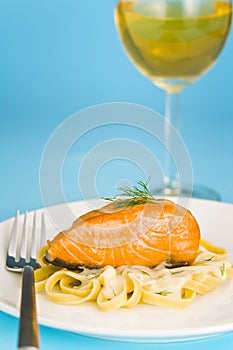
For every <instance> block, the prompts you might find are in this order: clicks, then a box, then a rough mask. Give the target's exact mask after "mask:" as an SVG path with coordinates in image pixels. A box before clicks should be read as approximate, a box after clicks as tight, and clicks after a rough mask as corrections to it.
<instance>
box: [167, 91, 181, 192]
mask: <svg viewBox="0 0 233 350" xmlns="http://www.w3.org/2000/svg"><path fill="white" fill-rule="evenodd" d="M171 125H173V126H174V127H175V128H176V130H177V132H178V133H180V93H175V94H171V93H168V92H167V93H166V103H165V127H164V139H165V145H166V147H167V150H166V152H165V164H164V166H165V169H164V171H165V187H166V188H170V189H174V190H176V189H178V188H179V183H178V176H177V169H176V166H175V163H174V160H173V159H172V155H171V153H170V152H172V150H174V149H175V147H176V144H175V142H176V138H175V136H174V133H173V132H172V129H171Z"/></svg>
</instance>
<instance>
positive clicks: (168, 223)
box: [45, 199, 200, 269]
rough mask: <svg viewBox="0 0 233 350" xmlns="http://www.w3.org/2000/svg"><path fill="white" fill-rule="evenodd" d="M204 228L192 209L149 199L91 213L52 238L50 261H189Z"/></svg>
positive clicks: (101, 263) (176, 263) (89, 264)
mask: <svg viewBox="0 0 233 350" xmlns="http://www.w3.org/2000/svg"><path fill="white" fill-rule="evenodd" d="M199 241H200V229H199V226H198V223H197V221H196V219H195V218H194V216H193V215H192V214H191V212H190V211H189V210H187V209H185V208H183V207H181V206H179V205H177V204H175V203H173V202H172V201H169V200H165V199H160V200H157V199H152V200H151V199H150V200H148V201H146V202H145V203H143V201H140V200H139V201H138V204H134V205H126V206H123V207H120V208H118V207H117V206H116V204H115V203H110V204H108V205H105V206H104V207H103V208H101V209H98V210H93V211H90V212H88V213H86V214H84V215H82V216H80V217H79V218H78V219H77V220H75V221H74V222H73V224H72V226H71V228H69V229H68V230H65V231H62V232H60V233H58V235H57V236H55V237H54V239H53V240H52V241H48V250H47V252H46V256H45V258H46V260H47V261H48V262H50V263H52V264H55V265H60V266H64V267H68V268H73V269H75V268H80V267H83V266H86V267H89V268H92V267H103V266H106V265H111V266H114V267H116V266H122V265H140V266H151V267H152V266H156V265H158V264H160V263H166V264H167V265H169V266H171V267H172V266H181V265H188V264H191V263H192V262H193V260H194V259H195V257H196V254H197V250H198V247H199Z"/></svg>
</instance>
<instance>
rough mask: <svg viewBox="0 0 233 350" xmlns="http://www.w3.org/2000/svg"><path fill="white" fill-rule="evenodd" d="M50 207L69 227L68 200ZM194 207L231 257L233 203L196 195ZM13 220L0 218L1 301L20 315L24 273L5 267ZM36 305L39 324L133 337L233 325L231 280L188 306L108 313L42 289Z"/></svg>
mask: <svg viewBox="0 0 233 350" xmlns="http://www.w3.org/2000/svg"><path fill="white" fill-rule="evenodd" d="M92 203H93V202H92ZM68 205H69V208H70V209H71V210H72V211H73V212H75V213H76V215H79V214H81V213H83V212H85V211H87V210H90V208H89V207H88V206H87V204H86V203H84V202H75V203H69V204H68ZM50 209H51V210H50V214H51V213H53V215H54V217H56V215H57V218H58V220H59V223H60V224H59V225H62V224H63V227H64V228H65V227H67V225H68V222H67V219H66V220H65V219H64V217H63V216H62V213H63V212H66V209H67V205H66V206H63V205H59V206H56V207H51V208H50ZM190 209H191V211H192V212H193V214H194V215H195V216H196V218H197V220H198V222H199V224H200V227H201V231H202V236H203V237H205V238H207V239H209V240H211V241H212V242H213V243H215V244H217V245H220V246H223V247H226V248H227V249H228V252H229V257H230V259H232V261H233V240H232V234H233V205H231V204H226V203H219V202H211V201H205V200H197V199H194V200H192V202H191V206H190ZM31 216H32V215H31ZM12 222H13V219H9V220H7V221H4V222H2V223H0V262H1V263H0V281H1V290H0V307H1V310H2V311H5V312H6V313H9V314H11V315H15V316H17V317H18V315H19V311H18V304H19V302H18V301H19V294H20V293H19V292H20V280H21V276H20V275H19V274H16V273H12V272H8V271H7V270H6V269H5V253H6V249H7V242H8V237H9V232H10V229H11V225H12ZM47 227H48V232H49V236H51V235H54V234H55V233H56V229H55V228H54V226H53V225H52V224H51V222H50V221H49V220H47ZM37 307H38V315H39V322H40V324H43V325H46V326H50V327H54V328H59V329H63V330H69V331H73V332H76V333H80V334H83V335H88V336H91V337H96V338H104V339H112V340H120V341H135V342H140V341H142V342H174V341H184V340H193V339H200V338H206V337H210V336H215V335H218V334H220V333H223V332H228V331H233V281H228V282H226V283H224V285H222V286H221V287H219V288H217V289H216V290H214V291H212V292H210V293H209V294H206V295H204V296H202V297H199V298H197V299H196V300H195V301H194V303H193V304H192V305H191V306H189V307H187V308H186V309H184V310H170V309H162V308H159V307H155V306H150V305H138V306H136V307H135V308H133V309H120V310H117V311H114V312H110V313H104V312H102V311H100V310H99V309H98V308H97V306H96V305H95V304H94V303H93V304H92V303H87V304H84V305H79V306H63V305H58V304H54V303H52V302H50V301H49V300H48V299H47V298H46V296H45V295H43V293H41V294H38V295H37Z"/></svg>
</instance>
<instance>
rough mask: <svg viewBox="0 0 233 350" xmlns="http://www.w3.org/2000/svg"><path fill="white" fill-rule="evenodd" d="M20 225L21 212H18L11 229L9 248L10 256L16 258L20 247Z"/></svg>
mask: <svg viewBox="0 0 233 350" xmlns="http://www.w3.org/2000/svg"><path fill="white" fill-rule="evenodd" d="M18 223H19V210H17V212H16V215H15V220H14V223H13V226H12V229H11V235H10V241H9V246H8V255H10V256H16V255H17V246H18V244H17V243H18V239H17V237H18Z"/></svg>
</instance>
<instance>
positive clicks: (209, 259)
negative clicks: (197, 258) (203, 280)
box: [204, 255, 214, 261]
mask: <svg viewBox="0 0 233 350" xmlns="http://www.w3.org/2000/svg"><path fill="white" fill-rule="evenodd" d="M213 259H214V255H212V256H211V257H210V258H207V259H204V261H212V260H213Z"/></svg>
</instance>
